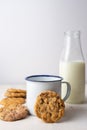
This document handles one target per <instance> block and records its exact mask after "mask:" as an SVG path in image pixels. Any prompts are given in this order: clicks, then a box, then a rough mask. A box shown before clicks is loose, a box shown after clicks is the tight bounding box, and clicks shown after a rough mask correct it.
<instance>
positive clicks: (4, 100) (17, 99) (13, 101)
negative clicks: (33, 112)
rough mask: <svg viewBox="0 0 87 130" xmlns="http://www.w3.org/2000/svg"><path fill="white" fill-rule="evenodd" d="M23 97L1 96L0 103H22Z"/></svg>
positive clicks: (6, 104)
mask: <svg viewBox="0 0 87 130" xmlns="http://www.w3.org/2000/svg"><path fill="white" fill-rule="evenodd" d="M24 103H25V98H3V99H2V100H1V101H0V104H1V105H4V106H9V105H11V104H24Z"/></svg>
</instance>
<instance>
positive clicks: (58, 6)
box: [0, 0, 87, 84]
mask: <svg viewBox="0 0 87 130" xmlns="http://www.w3.org/2000/svg"><path fill="white" fill-rule="evenodd" d="M67 30H81V32H82V33H81V43H82V49H83V53H84V57H85V61H86V63H87V60H86V58H87V0H0V84H17V83H25V77H26V76H28V75H31V74H55V75H58V65H59V58H60V54H61V51H62V48H63V38H64V32H65V31H67Z"/></svg>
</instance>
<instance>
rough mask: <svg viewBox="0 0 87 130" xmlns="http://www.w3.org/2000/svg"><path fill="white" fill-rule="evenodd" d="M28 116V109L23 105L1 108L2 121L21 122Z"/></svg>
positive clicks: (0, 116)
mask: <svg viewBox="0 0 87 130" xmlns="http://www.w3.org/2000/svg"><path fill="white" fill-rule="evenodd" d="M28 114H29V112H28V110H27V107H26V106H23V105H21V104H17V105H15V106H14V105H10V106H8V107H2V108H0V119H1V120H4V121H16V120H20V119H23V118H25V117H27V116H28Z"/></svg>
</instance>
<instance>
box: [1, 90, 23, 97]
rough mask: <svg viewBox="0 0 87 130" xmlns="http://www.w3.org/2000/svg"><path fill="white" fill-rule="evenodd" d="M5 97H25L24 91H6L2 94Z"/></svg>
mask: <svg viewBox="0 0 87 130" xmlns="http://www.w3.org/2000/svg"><path fill="white" fill-rule="evenodd" d="M4 95H5V96H6V97H10V98H13V97H16V98H17V97H18V98H19V97H23V98H26V93H23V92H20V93H19V92H8V91H7V92H6V93H5V94H4Z"/></svg>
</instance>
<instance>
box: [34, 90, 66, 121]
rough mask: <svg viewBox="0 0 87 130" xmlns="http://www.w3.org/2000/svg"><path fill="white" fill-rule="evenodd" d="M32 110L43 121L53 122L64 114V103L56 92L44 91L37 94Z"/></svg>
mask: <svg viewBox="0 0 87 130" xmlns="http://www.w3.org/2000/svg"><path fill="white" fill-rule="evenodd" d="M34 110H35V113H36V115H37V116H38V117H39V118H41V119H42V120H43V121H45V122H48V123H53V122H57V121H58V120H59V119H60V118H61V117H62V116H63V115H64V110H65V104H64V101H63V100H62V99H61V98H60V96H59V95H58V94H57V93H56V92H54V91H44V92H42V93H40V94H39V95H38V96H37V99H36V103H35V106H34Z"/></svg>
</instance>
